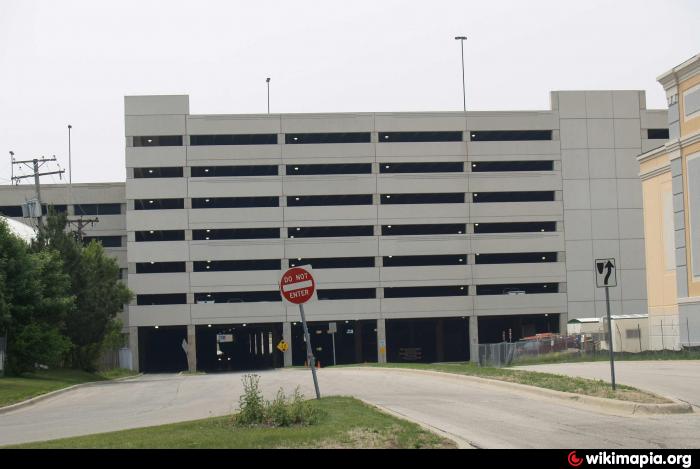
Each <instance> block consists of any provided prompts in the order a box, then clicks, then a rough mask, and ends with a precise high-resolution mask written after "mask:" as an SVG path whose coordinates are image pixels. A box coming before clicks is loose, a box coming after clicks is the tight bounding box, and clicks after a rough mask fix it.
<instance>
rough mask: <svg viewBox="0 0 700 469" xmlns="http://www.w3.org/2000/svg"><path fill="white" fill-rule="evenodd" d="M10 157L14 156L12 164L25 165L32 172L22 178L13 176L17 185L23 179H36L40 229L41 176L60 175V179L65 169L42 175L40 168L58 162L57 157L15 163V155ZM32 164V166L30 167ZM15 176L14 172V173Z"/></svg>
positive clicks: (41, 222)
mask: <svg viewBox="0 0 700 469" xmlns="http://www.w3.org/2000/svg"><path fill="white" fill-rule="evenodd" d="M10 155H11V156H12V164H13V165H21V164H23V165H25V166H27V167H28V168H29V169H31V170H32V174H25V175H22V176H14V175H13V176H12V180H13V181H16V183H17V184H19V181H20V180H21V179H26V178H30V177H33V178H34V187H35V188H36V199H37V204H38V205H39V214H40V215H39V216H38V217H37V224H38V226H39V227H41V226H42V224H43V210H42V205H41V181H40V180H39V177H40V176H48V175H50V174H58V175H59V177H61V175H62V174H63V173H65V172H66V171H65V170H63V169H60V170H58V171H48V172H45V173H40V172H39V168H41V167H42V166H43V165H44V164H46V163H49V162H53V161H56V155H54V156H53V157H51V158H44V157H43V156H42V157H41V158H34V159H32V160H22V161H15V159H14V153H13V152H10ZM30 164H31V166H30ZM13 174H14V171H13Z"/></svg>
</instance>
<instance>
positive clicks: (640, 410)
mask: <svg viewBox="0 0 700 469" xmlns="http://www.w3.org/2000/svg"><path fill="white" fill-rule="evenodd" d="M347 368H354V369H362V370H378V371H387V370H390V371H393V372H399V373H420V374H427V375H433V376H441V377H452V378H454V379H461V380H464V381H471V382H476V383H481V384H487V385H492V386H500V387H502V388H506V389H510V390H516V391H523V392H529V393H530V394H536V395H539V396H543V397H548V398H555V399H560V400H563V401H566V402H570V403H577V404H583V405H586V406H590V407H595V408H596V409H598V410H603V411H607V412H613V413H616V414H624V415H664V414H689V413H693V412H694V410H693V406H692V405H690V404H688V403H686V402H682V401H679V400H676V399H672V398H670V397H666V396H662V397H664V398H665V399H668V400H669V401H671V403H670V404H643V403H639V402H632V401H622V400H618V399H608V398H605V397H595V396H586V395H583V394H575V393H571V392H564V391H555V390H553V389H546V388H539V387H536V386H529V385H527V384H519V383H511V382H508V381H499V380H496V379H488V378H480V377H477V376H469V375H460V374H457V373H446V372H442V371H433V370H415V369H402V368H382V367H347Z"/></svg>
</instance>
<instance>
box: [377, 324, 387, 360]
mask: <svg viewBox="0 0 700 469" xmlns="http://www.w3.org/2000/svg"><path fill="white" fill-rule="evenodd" d="M377 362H378V363H386V322H385V320H384V319H377Z"/></svg>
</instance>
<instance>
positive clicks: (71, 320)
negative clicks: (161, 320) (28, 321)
mask: <svg viewBox="0 0 700 469" xmlns="http://www.w3.org/2000/svg"><path fill="white" fill-rule="evenodd" d="M73 293H74V294H75V296H76V308H75V309H74V310H73V311H72V312H71V313H69V314H68V317H67V319H66V335H67V336H68V337H69V338H70V340H71V342H73V352H72V358H73V360H72V361H73V365H74V366H77V367H80V368H83V369H85V370H89V371H92V370H94V369H95V367H96V363H97V359H98V358H99V357H100V353H101V352H102V349H103V342H104V341H105V339H106V338H108V337H109V336H110V332H112V331H113V329H114V325H115V321H116V316H117V313H118V312H119V311H121V310H122V308H123V305H124V304H125V303H128V302H129V301H130V300H131V296H132V295H131V292H130V291H129V289H128V288H127V287H126V285H124V284H123V283H122V282H121V281H120V280H119V265H118V264H117V262H116V260H114V259H113V258H112V257H109V256H107V255H106V254H105V252H104V249H103V248H102V245H101V244H100V243H97V242H96V241H92V242H90V244H88V245H87V246H86V247H85V248H84V249H83V250H82V252H81V257H80V265H79V269H78V270H77V271H76V275H75V283H74V284H73Z"/></svg>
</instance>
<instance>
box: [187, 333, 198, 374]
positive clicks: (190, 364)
mask: <svg viewBox="0 0 700 469" xmlns="http://www.w3.org/2000/svg"><path fill="white" fill-rule="evenodd" d="M187 370H188V371H189V372H190V373H194V372H195V371H197V334H196V332H195V326H194V324H188V325H187Z"/></svg>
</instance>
